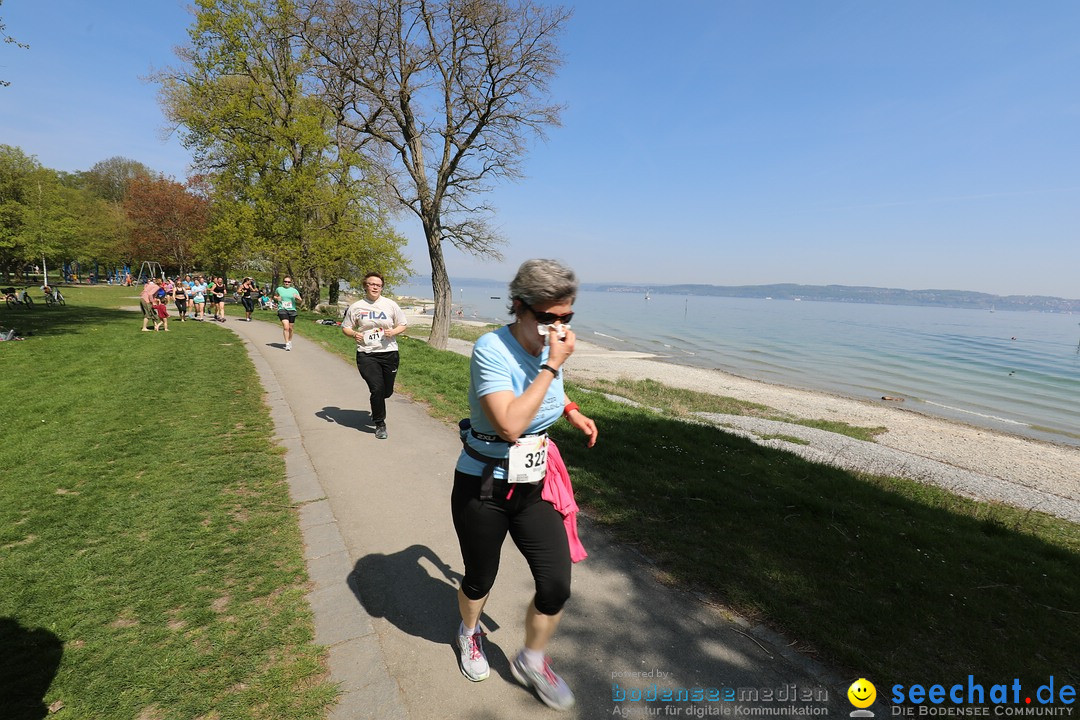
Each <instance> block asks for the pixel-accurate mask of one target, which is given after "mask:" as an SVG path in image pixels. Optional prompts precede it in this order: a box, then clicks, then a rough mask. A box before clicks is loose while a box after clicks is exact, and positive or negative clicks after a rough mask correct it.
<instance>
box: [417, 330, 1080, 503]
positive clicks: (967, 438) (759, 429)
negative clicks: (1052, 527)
mask: <svg viewBox="0 0 1080 720" xmlns="http://www.w3.org/2000/svg"><path fill="white" fill-rule="evenodd" d="M425 321H426V322H427V323H430V321H431V316H430V315H420V314H416V313H409V322H410V323H414V324H424V323H425ZM450 349H452V350H455V351H457V352H461V353H463V354H466V355H467V354H469V352H470V351H471V345H470V344H469V343H466V342H463V341H454V340H452V341H451V344H450ZM566 373H567V377H568V378H569V379H571V380H599V379H604V380H613V381H617V380H620V379H629V380H643V379H648V378H651V379H653V380H657V381H659V382H662V383H664V384H665V385H669V386H672V387H677V388H684V389H689V390H696V391H699V392H705V393H711V394H713V395H721V396H726V397H733V398H737V399H739V400H745V401H750V402H755V403H760V404H762V405H767V406H769V407H771V408H773V409H775V410H778V411H780V412H782V413H786V414H789V415H792V416H795V417H799V418H806V419H815V420H818V419H820V420H834V421H841V422H846V423H848V424H851V425H860V426H869V427H876V426H883V427H885V428H887V431H886V432H885V433H883V434H881V435H878V436H877V438H876V440H875V442H865V441H860V440H855V439H853V438H849V437H846V436H843V435H837V434H836V433H830V432H825V431H822V430H816V429H813V428H807V427H804V426H801V425H793V424H789V423H780V422H776V421H773V420H763V419H760V418H752V417H745V416H735V415H716V414H712V413H703V414H701V415H700V417H701V420H702V421H704V422H711V423H714V424H716V425H719V426H723V427H725V429H727V430H729V431H730V432H734V433H737V434H739V435H743V436H745V437H748V438H750V439H752V440H754V441H755V442H758V443H760V444H762V445H768V446H770V447H778V448H783V449H784V450H788V451H789V452H792V453H795V454H797V455H800V456H802V457H805V458H807V459H809V460H813V461H815V462H822V463H827V464H830V465H836V466H838V467H844V468H847V469H852V470H860V471H865V472H872V473H877V474H882V475H892V476H898V477H907V478H911V479H913V480H917V481H919V482H927V483H933V484H935V485H939V486H941V487H945V488H947V489H949V490H951V491H953V492H956V493H958V494H961V495H964V496H968V497H972V498H976V499H980V500H990V501H996V502H1001V503H1006V504H1009V505H1014V506H1017V507H1021V508H1025V509H1027V508H1033V509H1035V510H1037V511H1039V512H1044V513H1048V514H1051V515H1056V516H1058V517H1061V518H1065V519H1067V520H1070V521H1072V522H1080V448H1077V447H1072V446H1066V445H1056V444H1053V443H1047V442H1042V441H1039V440H1033V439H1029V438H1024V437H1019V436H1016V435H1009V434H1007V433H1002V432H997V431H994V430H989V429H985V428H979V427H975V426H972V425H966V424H963V423H958V422H953V421H950V420H945V419H941V418H936V417H931V416H928V415H923V414H921V413H918V412H914V411H911V410H908V409H905V408H903V407H902V406H897V405H896V404H893V403H889V401H871V400H858V399H853V398H845V397H840V396H836V395H830V394H828V393H822V392H814V391H808V390H800V389H797V388H789V387H784V386H782V385H773V384H770V383H764V382H760V381H757V380H749V379H746V378H741V377H738V376H735V375H730V374H728V373H724V372H721V371H718V370H705V369H701V368H692V367H686V366H682V365H676V364H674V363H669V362H663V361H660V360H657V359H655V356H653V355H650V354H648V353H642V352H627V351H618V350H609V349H607V348H603V347H600V346H598V345H594V344H592V343H588V342H583V341H581V340H578V342H577V347H576V350H575V352H574V355H573V356H572V357H571V358H570V360H569V361H568V363H567V366H566ZM575 399H577V400H579V402H580V398H575ZM778 434H782V435H788V436H791V437H795V438H799V439H800V440H802V441H804V442H807V443H809V444H808V445H802V444H796V443H792V442H787V441H784V440H777V439H770V440H764V439H761V437H760V435H778ZM602 435H603V430H602V429H601V437H602Z"/></svg>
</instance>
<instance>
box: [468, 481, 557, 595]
mask: <svg viewBox="0 0 1080 720" xmlns="http://www.w3.org/2000/svg"><path fill="white" fill-rule="evenodd" d="M506 493H507V485H506V481H505V480H496V481H495V492H494V497H493V498H492V499H491V500H481V499H480V478H479V477H477V476H475V475H466V474H465V473H462V472H455V473H454V491H453V493H452V494H451V496H450V509H451V511H452V513H453V515H454V529H455V530H456V531H457V536H458V544H459V545H461V557H462V559H463V560H464V561H465V577H464V579H462V581H461V589H462V591H463V592H464V593H465V597H467V598H469V599H470V600H480V599H481V598H483V597H485V596H486V595H487V594H488V593H489V592H490V591H491V586H492V585H494V584H495V576H496V575H498V573H499V554H500V552H501V551H502V545H503V540H505V539H506V533H507V532H509V533H510V537H511V538H513V540H514V544H515V545H517V548H518V550H520V551H521V554H522V555H524V556H525V561H526V562H527V563H529V569H530V570H532V575H533V582H534V583H535V585H536V595H535V597H534V598H533V604H534V605H536V609H537V610H538V611H539V612H540V613H541V614H543V615H557V614H558V613H559V611H560V610H562V608H563V605H565V604H566V601H567V600H568V599H569V598H570V545H569V542H568V541H567V539H566V527H565V526H564V525H563V519H562V515H560V514H559V511H558V510H556V509H555V506H554V505H552V504H551V503H549V502H547V501H546V500H544V499H542V497H541V495H542V494H543V483H538V484H536V485H526V484H517V485H515V486H514V494H513V495H512V496H511V497H510V499H509V500H507V499H506Z"/></svg>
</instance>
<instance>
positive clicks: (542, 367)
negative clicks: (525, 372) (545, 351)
mask: <svg viewBox="0 0 1080 720" xmlns="http://www.w3.org/2000/svg"><path fill="white" fill-rule="evenodd" d="M540 369H541V370H548V371H550V372H551V374H552V375H554V376H555V377H556V378H558V377H559V371H558V370H556V369H555V368H553V367H551V366H550V365H548V364H547V363H544V364H543V365H541V366H540Z"/></svg>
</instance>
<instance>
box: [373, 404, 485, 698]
mask: <svg viewBox="0 0 1080 720" xmlns="http://www.w3.org/2000/svg"><path fill="white" fill-rule="evenodd" d="M375 438H376V439H378V440H385V439H386V423H376V424H375ZM484 662H485V663H487V660H485V661H484ZM484 677H487V675H485V676H484Z"/></svg>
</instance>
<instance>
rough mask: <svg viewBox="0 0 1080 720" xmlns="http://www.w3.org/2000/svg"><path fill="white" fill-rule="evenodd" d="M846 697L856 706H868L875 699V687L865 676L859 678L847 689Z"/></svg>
mask: <svg viewBox="0 0 1080 720" xmlns="http://www.w3.org/2000/svg"><path fill="white" fill-rule="evenodd" d="M847 699H848V700H850V701H851V704H852V705H854V706H855V707H857V708H868V707H870V706H871V705H873V704H874V700H876V699H877V688H875V687H874V683H872V682H870V681H869V680H867V679H866V678H859V679H858V680H856V681H855V682H853V683H851V687H849V688H848V689H847Z"/></svg>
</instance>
